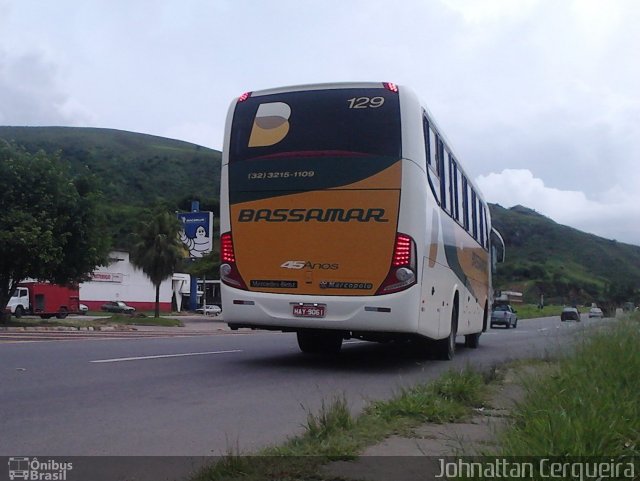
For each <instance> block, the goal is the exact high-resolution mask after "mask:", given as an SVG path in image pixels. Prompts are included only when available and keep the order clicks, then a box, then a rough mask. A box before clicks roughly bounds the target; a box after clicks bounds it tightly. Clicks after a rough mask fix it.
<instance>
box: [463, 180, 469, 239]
mask: <svg viewBox="0 0 640 481" xmlns="http://www.w3.org/2000/svg"><path fill="white" fill-rule="evenodd" d="M462 225H464V228H465V229H466V230H467V232H468V231H469V183H468V182H467V178H466V177H465V176H464V175H463V176H462Z"/></svg>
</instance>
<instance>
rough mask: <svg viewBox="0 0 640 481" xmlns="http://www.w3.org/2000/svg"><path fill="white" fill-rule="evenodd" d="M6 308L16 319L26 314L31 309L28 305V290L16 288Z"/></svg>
mask: <svg viewBox="0 0 640 481" xmlns="http://www.w3.org/2000/svg"><path fill="white" fill-rule="evenodd" d="M7 308H9V310H10V311H11V314H13V315H14V316H16V317H22V315H23V314H24V313H25V312H28V311H29V310H30V309H31V306H30V305H29V289H27V288H26V287H18V288H17V289H16V292H15V293H14V294H13V296H12V297H11V299H9V303H8V304H7Z"/></svg>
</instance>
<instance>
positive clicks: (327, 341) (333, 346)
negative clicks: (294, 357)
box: [296, 329, 342, 354]
mask: <svg viewBox="0 0 640 481" xmlns="http://www.w3.org/2000/svg"><path fill="white" fill-rule="evenodd" d="M296 335H297V338H298V347H299V348H300V350H301V351H302V352H304V353H305V354H337V353H339V352H340V348H341V347H342V335H340V334H339V333H336V332H331V331H320V330H317V331H316V330H311V329H310V330H303V331H298V332H297V333H296Z"/></svg>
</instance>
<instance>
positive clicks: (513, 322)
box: [491, 304, 518, 329]
mask: <svg viewBox="0 0 640 481" xmlns="http://www.w3.org/2000/svg"><path fill="white" fill-rule="evenodd" d="M517 313H518V311H516V310H515V309H514V308H513V307H511V306H510V305H509V304H498V305H497V306H495V307H494V308H493V311H492V312H491V327H494V326H495V325H496V324H498V325H501V326H504V327H506V328H507V329H509V328H510V327H513V328H514V329H515V328H516V327H518V316H517V315H516V314H517Z"/></svg>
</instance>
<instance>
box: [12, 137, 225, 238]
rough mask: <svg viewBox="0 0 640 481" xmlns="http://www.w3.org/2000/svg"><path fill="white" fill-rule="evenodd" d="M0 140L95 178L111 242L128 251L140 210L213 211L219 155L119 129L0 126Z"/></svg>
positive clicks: (217, 195)
mask: <svg viewBox="0 0 640 481" xmlns="http://www.w3.org/2000/svg"><path fill="white" fill-rule="evenodd" d="M0 139H5V140H8V141H12V142H14V143H15V144H17V145H20V146H22V147H24V148H25V149H26V150H27V151H29V152H37V151H39V150H44V151H45V152H47V153H49V154H53V153H56V152H58V153H59V155H60V157H61V158H62V159H63V160H65V161H67V162H69V164H70V166H71V169H72V172H90V173H92V174H94V175H95V176H96V178H97V179H98V182H99V184H100V186H101V189H102V191H103V193H104V197H105V199H106V201H107V202H106V207H107V215H108V218H109V224H110V226H111V231H112V232H111V235H112V238H113V243H114V245H115V246H117V247H127V246H128V245H129V242H130V238H129V237H130V236H129V234H130V232H131V229H132V225H134V223H135V221H136V219H137V218H138V217H139V215H140V213H141V211H142V210H143V209H145V208H148V207H150V206H152V205H153V204H155V203H157V202H162V203H164V204H167V207H168V208H171V209H175V210H189V209H190V205H191V199H198V200H200V202H201V209H202V210H214V211H217V210H218V206H219V203H218V202H219V196H220V152H218V151H216V150H212V149H208V148H206V147H201V146H199V145H195V144H190V143H188V142H182V141H179V140H172V139H167V138H163V137H157V136H153V135H146V134H138V133H134V132H126V131H122V130H112V129H96V128H79V127H0Z"/></svg>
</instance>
